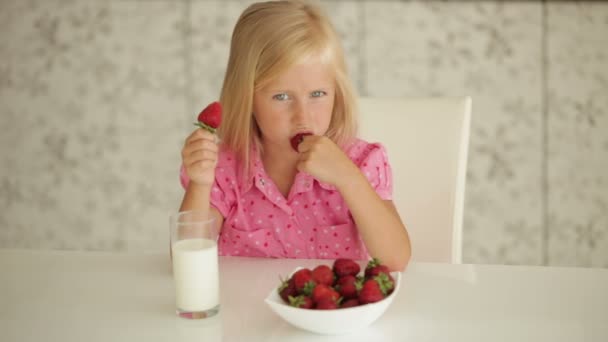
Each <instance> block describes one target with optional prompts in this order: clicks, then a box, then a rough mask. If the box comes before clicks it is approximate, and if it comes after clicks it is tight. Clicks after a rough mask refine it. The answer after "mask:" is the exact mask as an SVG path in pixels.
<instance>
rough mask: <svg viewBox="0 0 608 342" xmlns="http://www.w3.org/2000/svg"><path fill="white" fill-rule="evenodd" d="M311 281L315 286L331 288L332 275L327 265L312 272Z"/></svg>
mask: <svg viewBox="0 0 608 342" xmlns="http://www.w3.org/2000/svg"><path fill="white" fill-rule="evenodd" d="M312 280H314V281H315V282H316V283H317V284H325V285H327V286H332V285H333V284H334V273H333V272H332V271H331V268H329V266H327V265H319V266H317V267H315V268H314V269H313V270H312Z"/></svg>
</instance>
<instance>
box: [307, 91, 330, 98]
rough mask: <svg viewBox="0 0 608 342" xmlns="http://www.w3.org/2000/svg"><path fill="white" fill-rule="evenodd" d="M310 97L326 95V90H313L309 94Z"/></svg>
mask: <svg viewBox="0 0 608 342" xmlns="http://www.w3.org/2000/svg"><path fill="white" fill-rule="evenodd" d="M310 95H311V96H312V97H321V96H325V95H327V93H326V92H324V91H322V90H315V91H313V92H312V93H311V94H310Z"/></svg>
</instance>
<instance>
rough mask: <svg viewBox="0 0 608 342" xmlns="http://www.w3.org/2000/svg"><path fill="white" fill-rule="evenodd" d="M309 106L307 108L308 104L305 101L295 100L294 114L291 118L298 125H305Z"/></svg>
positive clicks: (308, 116) (307, 119)
mask: <svg viewBox="0 0 608 342" xmlns="http://www.w3.org/2000/svg"><path fill="white" fill-rule="evenodd" d="M309 110H310V108H308V104H307V103H306V101H302V100H299V101H295V103H294V109H293V111H294V115H293V119H294V121H295V123H296V124H298V125H306V123H308V121H309V118H310V111H309Z"/></svg>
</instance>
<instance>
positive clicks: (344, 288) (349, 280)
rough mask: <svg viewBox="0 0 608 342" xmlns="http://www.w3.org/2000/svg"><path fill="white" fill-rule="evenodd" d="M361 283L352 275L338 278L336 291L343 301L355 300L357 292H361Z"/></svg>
mask: <svg viewBox="0 0 608 342" xmlns="http://www.w3.org/2000/svg"><path fill="white" fill-rule="evenodd" d="M361 286H362V281H361V280H357V278H356V277H355V276H353V275H350V274H349V275H346V276H344V277H341V278H338V281H337V282H336V290H337V291H338V293H339V294H340V295H341V296H342V297H343V298H344V299H350V298H357V292H358V291H359V290H361Z"/></svg>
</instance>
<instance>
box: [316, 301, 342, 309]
mask: <svg viewBox="0 0 608 342" xmlns="http://www.w3.org/2000/svg"><path fill="white" fill-rule="evenodd" d="M337 308H338V303H337V302H336V301H335V300H333V299H331V298H323V299H321V300H320V301H318V302H317V304H316V305H315V309H317V310H334V309H337Z"/></svg>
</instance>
